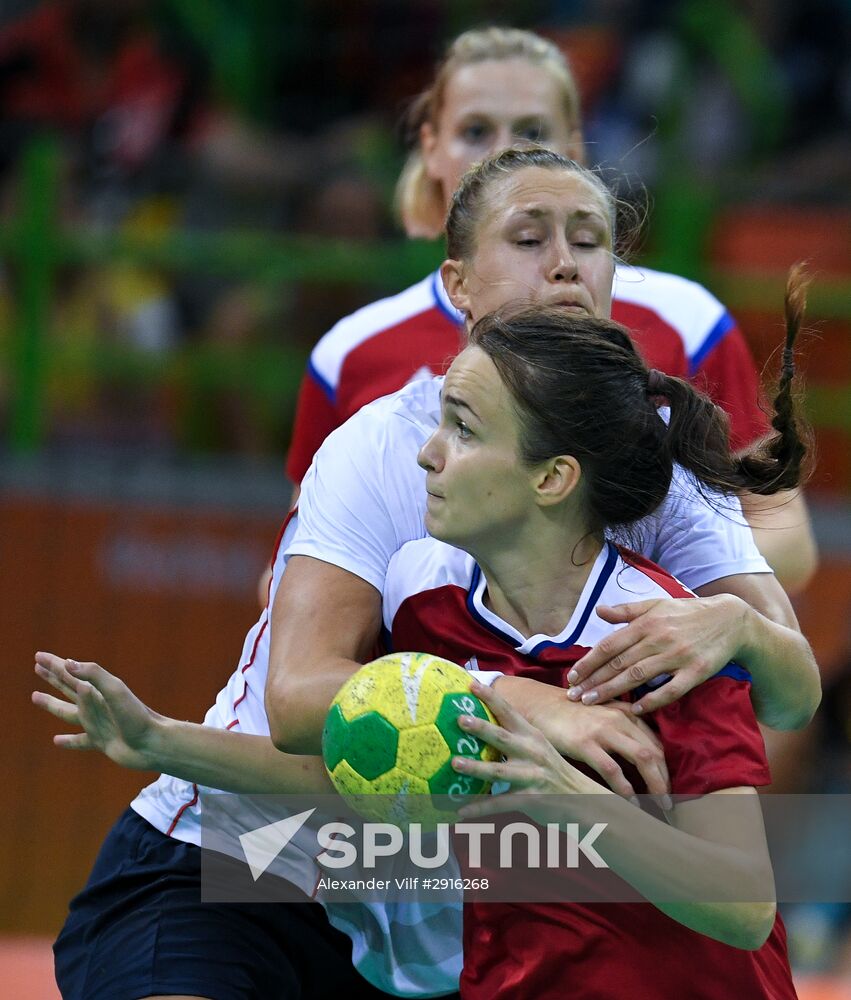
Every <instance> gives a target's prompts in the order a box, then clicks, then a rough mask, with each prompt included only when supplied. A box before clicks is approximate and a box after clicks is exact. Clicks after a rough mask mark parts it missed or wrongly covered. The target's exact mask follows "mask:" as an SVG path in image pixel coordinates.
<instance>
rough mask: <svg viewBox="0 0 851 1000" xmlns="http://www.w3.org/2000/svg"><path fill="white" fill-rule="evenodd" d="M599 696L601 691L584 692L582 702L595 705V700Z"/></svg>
mask: <svg viewBox="0 0 851 1000" xmlns="http://www.w3.org/2000/svg"><path fill="white" fill-rule="evenodd" d="M599 697H600V693H599V692H598V691H589V692H588V694H583V695H582V704H583V705H593V704H594V702H595V701H596V700H597V699H598V698H599Z"/></svg>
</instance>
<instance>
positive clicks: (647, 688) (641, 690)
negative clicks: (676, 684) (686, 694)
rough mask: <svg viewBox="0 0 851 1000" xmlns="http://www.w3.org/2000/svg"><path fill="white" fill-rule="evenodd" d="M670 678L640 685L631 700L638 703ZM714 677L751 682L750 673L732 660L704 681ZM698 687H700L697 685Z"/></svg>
mask: <svg viewBox="0 0 851 1000" xmlns="http://www.w3.org/2000/svg"><path fill="white" fill-rule="evenodd" d="M671 677H672V675H671V674H663V675H662V677H661V678H654V679H653V680H652V681H650V682H649V683H647V684H642V685H641V687H638V688H636V689H635V690H634V691H633V692H632V696H633V698H634V699H635V700H636V701H638V699H639V698H643V697H644V695H646V694H649V693H650V692H651V691H655V690H656V689H657V688H660V687H663V686H664V685H665V684H667V683H668V681H669V680H671ZM716 677H731V678H732V679H733V680H734V681H747V683H748V684H750V683H751V682H752V678H751V675H750V671H748V670H745V668H744V667H742V666H740V665H739V664H738V663H734V662H733V661H732V660H731V661H730V662H729V663H728V664H727V666H726V667H722V668H721V669H720V670H719V671H718V673H717V674H713V675H712V677H707V678H706V680H708V681H711V680H713V679H714V678H716ZM701 683H703V684H705V683H706V681H702V682H701ZM698 687H700V685H699V684H698Z"/></svg>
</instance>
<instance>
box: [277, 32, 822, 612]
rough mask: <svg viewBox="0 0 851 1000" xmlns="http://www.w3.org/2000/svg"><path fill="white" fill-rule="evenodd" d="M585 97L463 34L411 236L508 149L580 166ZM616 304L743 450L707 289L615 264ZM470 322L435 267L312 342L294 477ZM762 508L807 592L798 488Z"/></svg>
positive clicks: (406, 174) (423, 150)
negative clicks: (536, 149) (468, 175)
mask: <svg viewBox="0 0 851 1000" xmlns="http://www.w3.org/2000/svg"><path fill="white" fill-rule="evenodd" d="M580 103H581V99H580V94H579V93H578V89H577V86H576V81H575V80H574V78H573V75H572V73H571V71H570V67H569V66H568V63H567V61H566V59H565V57H564V55H563V54H562V53H561V51H560V50H559V49H558V47H557V46H556V45H554V44H553V43H552V42H550V41H548V40H547V39H545V38H542V37H540V36H539V35H535V34H533V33H532V32H528V31H520V30H517V29H511V28H496V27H490V28H484V29H478V30H473V31H468V32H465V33H464V34H462V35H460V36H458V37H457V38H456V39H455V40H454V41H453V42H452V43H451V44H450V45H449V47H448V49H447V51H446V54H445V56H444V58H443V59H442V61H441V63H440V64H439V66H438V68H437V70H436V73H435V77H434V80H433V81H432V83H431V84H430V86H429V87H427V88H426V90H424V91H423V93H421V94H420V95H419V97H418V98H417V99H416V100H415V101H414V103H413V104H412V106H411V109H410V112H409V114H408V119H407V122H406V125H407V134H408V137H409V142H410V147H411V151H410V155H409V158H408V162H407V164H406V166H405V169H404V171H403V173H402V176H401V177H400V179H399V184H398V188H397V201H398V206H399V211H400V215H401V218H402V222H403V224H404V227H405V231H406V232H407V234H408V235H409V236H413V237H418V236H426V237H430V238H434V237H436V236H439V235H440V233H441V232H442V230H443V222H444V219H445V216H446V211H447V208H448V207H449V202H450V199H451V197H452V194H453V192H454V191H455V189H456V188H457V186H458V183H459V182H460V180H461V177H462V176H463V174H464V173H465V171H466V170H467V169H468V168H469V167H470V166H471V165H472V164H473V163H477V162H479V161H480V160H482V159H484V158H485V157H487V156H491V155H493V154H494V153H497V152H499V151H500V150H502V149H506V148H508V147H509V146H512V145H516V144H518V143H519V144H522V143H528V142H535V143H540V144H541V145H544V146H547V147H549V148H552V149H554V150H557V151H558V152H560V153H563V154H565V155H567V156H570V157H572V158H573V159H575V160H578V161H579V162H583V159H584V147H583V141H582V122H581V115H580ZM611 308H612V318H613V319H615V320H617V321H618V322H620V323H623V324H624V325H625V326H626V327H628V328H629V330H630V333H631V335H632V336H633V337H634V339H635V342H636V344H637V346H638V348H639V350H640V352H641V353H642V355H643V356H644V358H645V360H646V361H647V362H648V364H650V365H651V366H653V367H655V368H658V369H660V370H661V371H664V372H666V373H668V374H670V375H678V376H681V377H684V378H689V379H691V380H693V381H694V382H695V383H696V384H697V385H698V386H699V387H700V388H701V389H702V390H703V391H705V392H707V393H708V394H709V395H710V396H711V397H712V398H713V399H714V400H715V401H716V402H718V403H719V405H721V406H722V407H723V408H724V409H725V410H726V411H727V413H728V414H729V416H730V421H731V440H732V442H733V446H734V447H735V448H741V447H744V446H746V445H749V444H751V443H752V442H753V441H754V440H756V439H757V438H759V437H760V436H761V435H762V434H764V433H765V431H766V429H767V427H766V420H765V415H764V414H763V412H762V410H761V409H760V406H759V403H758V389H759V386H758V378H757V373H756V370H755V367H754V363H753V360H752V358H751V356H750V352H749V350H748V347H747V345H746V343H745V340H744V338H743V337H742V334H741V332H740V331H739V329H738V327H737V325H736V323H735V321H734V319H733V318H732V317H731V315H730V314H729V312H728V311H727V310H726V309H725V308H724V306H723V305H722V304H721V303H720V302H719V301H718V300H717V299H716V298H714V297H713V296H712V295H711V294H710V293H709V292H708V291H707V290H706V289H704V288H702V287H701V286H700V285H697V284H696V283H694V282H692V281H687V280H685V279H683V278H680V277H677V276H676V275H672V274H662V273H660V272H658V271H653V270H650V269H644V268H635V267H626V266H619V267H618V268H617V269H616V273H615V281H614V287H613V295H612V305H611ZM463 320H464V317H463V315H462V314H460V313H459V312H458V311H457V310H456V309H455V308H454V307H453V305H452V303H451V301H450V300H449V298H448V297H447V295H446V293H445V290H444V288H443V286H442V283H441V281H440V278H439V275H438V274H437V273H434V274H430V275H428V276H427V277H425V278H424V279H423V280H422V281H420V282H418V283H417V284H416V285H413V286H412V287H411V288H408V289H406V290H405V291H404V292H401V293H399V294H398V295H395V296H392V297H391V298H388V299H383V300H381V301H379V302H375V303H373V304H372V305H369V306H366V307H365V308H363V309H360V310H358V311H357V312H356V313H353V314H352V315H351V316H347V317H345V318H344V319H342V320H340V322H339V323H337V324H336V325H335V326H334V327H333V329H332V330H331V331H329V333H328V334H326V335H325V336H324V337H323V338H322V339H321V340H320V341H319V343H318V344H317V345H316V347H315V348H314V350H313V352H312V354H311V358H310V363H309V365H308V369H307V372H306V374H305V376H304V379H303V382H302V387H301V391H300V397H299V404H298V410H297V414H296V422H295V429H294V433H293V440H292V442H291V445H290V450H289V455H288V459H287V472H288V474H289V476H290V478H291V479H292V481H293V482H294V483H296V484H298V483H300V482H301V480H302V478H303V476H304V473H305V472H306V471H307V468H308V466H309V464H310V461H311V459H312V458H313V455H314V453H315V452H316V450H317V448H318V447H319V445H320V444H321V443H322V441H323V440H324V438H325V437H326V436H327V435H328V434H329V433H330V432H331V431H332V430H333V429H334V428H335V427H338V426H339V425H340V424H342V423H343V422H344V421H345V420H346V419H347V418H348V417H350V416H351V415H352V414H353V413H355V412H356V411H357V410H358V409H359V408H360V407H361V406H363V405H364V404H365V403H368V402H371V401H372V400H373V399H377V398H378V397H379V396H383V395H385V394H386V393H388V392H393V391H395V390H396V389H399V388H401V386H402V385H404V384H405V383H406V382H408V381H409V380H410V379H411V378H414V377H421V376H422V374H423V373H426V374H427V373H429V372H434V373H436V374H441V373H442V372H444V371H445V370H446V365H447V364H448V360H451V358H452V357H453V356H454V355H455V354H457V352H458V350H459V349H460V347H461V345H462V342H463ZM761 506H762V507H765V506H766V505H765V504H764V503H763V504H760V503H759V501H758V499H757V498H754V499H753V501H752V509H753V510H754V516H753V517H752V521H753V524H754V527H755V530H756V531H757V533H758V544H759V546H760V549H761V550H762V551H763V554H765V555H766V558H768V561H769V563H770V564H771V565H772V567H773V568H774V569H775V572H777V574H778V576H779V578H780V580H781V582H783V584H784V585H785V586H786V587H792V588H799V587H801V586H803V584H804V583H805V582H806V580H807V579H808V578H809V576H810V575H811V573H812V572H813V569H814V567H815V549H814V545H813V540H812V536H811V533H810V530H809V521H808V517H807V513H806V508H805V506H804V504H803V501H802V499H801V498H800V497H799V496H798V495H797V494H790V495H788V496H785V497H782V498H776V499H774V500H773V501H772V502H771V503H770V504H769V505H767V512H766V511H765V510H763V511H761V512H759V513H757V509H758V508H759V507H761ZM779 529H785V530H779ZM262 596H263V601H265V589H262Z"/></svg>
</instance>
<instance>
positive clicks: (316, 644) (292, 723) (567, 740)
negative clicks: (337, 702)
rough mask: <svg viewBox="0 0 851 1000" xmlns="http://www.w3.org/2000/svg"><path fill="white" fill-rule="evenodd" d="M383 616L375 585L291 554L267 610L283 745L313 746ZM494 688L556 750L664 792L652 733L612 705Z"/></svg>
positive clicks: (619, 782) (272, 706) (514, 682)
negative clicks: (628, 772) (630, 769)
mask: <svg viewBox="0 0 851 1000" xmlns="http://www.w3.org/2000/svg"><path fill="white" fill-rule="evenodd" d="M380 623H381V600H380V596H379V594H378V591H377V590H376V589H375V588H374V587H372V586H371V585H370V584H368V583H366V582H364V581H363V580H361V579H360V578H359V577H357V576H354V575H353V574H351V573H347V572H346V571H345V570H342V569H339V568H338V567H335V566H331V565H330V564H329V563H324V562H321V561H319V560H317V559H311V558H309V557H306V556H294V557H293V558H292V559H290V561H289V563H288V564H287V568H286V572H285V573H284V574H283V577H282V579H281V584H280V586H279V588H278V592H277V594H276V596H275V602H274V606H273V609H272V637H271V653H270V661H269V678H268V681H267V685H266V711H267V714H268V716H269V725H270V728H271V732H272V739H273V740H274V741H275V744H276V745H277V746H278V747H279V748H280V749H282V750H287V751H289V752H297V753H310V752H318V750H319V747H320V740H321V734H322V727H323V725H324V722H325V716H326V714H327V711H328V706H329V705H330V704H331V701H332V700H333V698H334V695H335V694H336V693H337V691H338V690H339V688H340V687H341V685H342V684H343V682H344V681H345V680H347V679H348V677H350V676H351V674H352V673H354V671H355V670H357V668H358V667H359V666H360V665H361V664H362V663H364V662H366V660H368V659H369V658H370V657H371V655H372V652H373V649H374V645H375V641H376V639H377V637H378V632H379V628H380ZM497 684H499V685H500V686H501V687H500V690H501V691H503V693H504V695H505V696H506V697H507V698H510V699H511V701H512V704H514V705H515V706H516V707H517V708H518V710H519V711H521V712H523V713H524V714H527V713H528V715H529V717H531V718H533V719H535V720H536V721H538V722H540V723H541V724H542V725H544V726H545V727H546V731H547V735H548V736H549V738H550V739H552V740H553V742H554V743H555V745H556V746H558V747H559V749H560V750H561V752H563V753H569V754H570V755H571V756H573V757H575V758H577V759H580V760H584V761H585V762H586V763H588V764H589V765H590V766H591V767H593V768H595V770H597V771H598V772H599V773H600V775H601V776H602V777H603V778H604V780H606V781H607V782H608V783H609V784H610V785H611V787H612V788H614V789H615V790H616V791H618V792H619V793H620V794H623V795H631V794H633V789H632V786H631V785H630V784H629V782H628V781H627V779H626V778H625V777H624V774H623V771H622V769H621V767H620V765H619V764H618V763H617V762H616V761H615V760H614V757H613V754H616V755H619V756H622V757H624V758H625V759H627V760H629V761H631V762H632V763H633V764H635V766H636V767H637V768H638V769H639V771H640V772H641V775H642V777H643V778H644V780H645V782H646V784H647V786H648V788H650V789H651V790H652V791H653V793H654V794H659V795H662V794H664V793H665V792H667V791H668V787H669V786H668V775H667V770H666V769H665V761H664V756H663V754H662V750H661V746H660V744H659V741H658V739H657V738H656V737H655V736H654V735H653V733H652V732H651V731H650V729H649V728H647V727H637V726H636V725H635V724H634V723H635V721H640V720H633V719H630V718H628V717H627V715H625V713H624V712H623V711H621V710H619V709H617V708H615V707H609V706H606V707H605V709H604V710H603V709H600V710H598V711H597V712H593V713H592V712H588V711H587V710H586V709H584V708H583V707H582V706H577V705H572V704H571V703H570V702H569V701H568V700H567V698H566V697H565V695H564V691H563V690H562V689H561V688H556V687H553V686H552V685H550V684H542V683H540V682H538V681H534V680H531V679H529V678H524V677H503V678H500V679H499V680H498V681H497Z"/></svg>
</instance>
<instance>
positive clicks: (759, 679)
mask: <svg viewBox="0 0 851 1000" xmlns="http://www.w3.org/2000/svg"><path fill="white" fill-rule="evenodd" d="M755 579H759V580H762V583H761V584H760V585H759V589H758V590H757V589H755V588H754V580H755ZM699 593H700V596H702V597H709V596H712V597H714V598H715V599H716V600H717V601H719V602H724V603H725V605H726V606H727V609H728V610H727V615H726V620H727V621H728V623H729V631H730V636H731V639H732V650H731V653H730V659H733V660H735V661H736V662H738V663H740V664H741V665H742V666H743V667H745V668H746V669H747V670H748V671H749V673H750V674H751V677H752V678H753V684H752V686H751V700H752V701H753V706H754V711H755V713H756V716H757V718H758V719H759V721H760V722H761V723H763V724H764V725H766V726H770V727H771V728H773V729H800V728H802V727H803V726H805V725H807V723H808V722H809V721H810V720H811V719H812V717H813V715H814V714H815V711H816V709H817V708H818V706H819V702H820V701H821V678H820V676H819V670H818V665H817V663H816V661H815V657H814V656H813V652H812V649H811V648H810V644H809V643H808V642H807V640H806V639H805V638H804V636H803V635H801V632H800V630H799V629H798V627H797V621H796V619H795V616H794V613H793V611H792V608H791V605H790V604H789V601H788V598H787V597H786V595H785V593H784V592H783V590H782V588H781V587H780V585H779V584H778V583H777V581H776V580H775V579H774V577H772V576H771V574H761V575H760V576H759V577H756V578H755V577H754V576H749V577H727V578H726V579H722V580H716V581H715V582H714V583H713V584H709V585H708V586H706V587H701V588H700V589H699Z"/></svg>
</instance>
